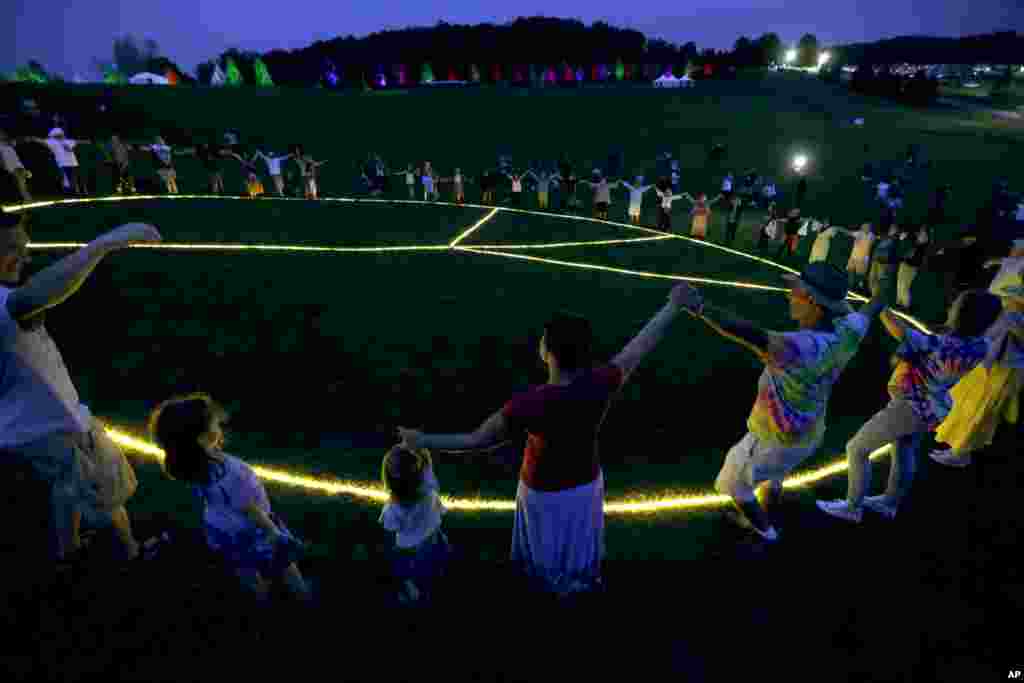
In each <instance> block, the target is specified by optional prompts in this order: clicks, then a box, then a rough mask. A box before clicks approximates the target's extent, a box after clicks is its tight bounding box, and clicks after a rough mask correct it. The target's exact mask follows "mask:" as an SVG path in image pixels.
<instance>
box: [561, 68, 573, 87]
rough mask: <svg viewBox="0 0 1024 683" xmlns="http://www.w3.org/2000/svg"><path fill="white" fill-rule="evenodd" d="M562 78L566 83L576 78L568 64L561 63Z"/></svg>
mask: <svg viewBox="0 0 1024 683" xmlns="http://www.w3.org/2000/svg"><path fill="white" fill-rule="evenodd" d="M562 80H563V81H564V82H566V83H571V82H572V81H574V80H576V74H575V73H573V70H572V67H571V66H569V65H568V64H563V65H562Z"/></svg>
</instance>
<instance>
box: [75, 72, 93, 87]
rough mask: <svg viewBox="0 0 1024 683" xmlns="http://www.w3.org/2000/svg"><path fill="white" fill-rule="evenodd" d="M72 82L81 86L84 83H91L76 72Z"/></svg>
mask: <svg viewBox="0 0 1024 683" xmlns="http://www.w3.org/2000/svg"><path fill="white" fill-rule="evenodd" d="M71 82H72V83H77V84H79V85H80V84H82V83H88V82H89V81H87V80H85V76H83V75H82V74H80V73H77V72H76V73H75V75H74V76H73V77H72V78H71Z"/></svg>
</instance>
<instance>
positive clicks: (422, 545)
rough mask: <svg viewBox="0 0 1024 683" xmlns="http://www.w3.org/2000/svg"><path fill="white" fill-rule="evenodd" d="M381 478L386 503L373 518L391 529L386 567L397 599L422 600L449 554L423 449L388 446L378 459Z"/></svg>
mask: <svg viewBox="0 0 1024 683" xmlns="http://www.w3.org/2000/svg"><path fill="white" fill-rule="evenodd" d="M381 480H382V481H383V483H384V488H385V489H386V490H387V492H388V503H387V504H386V505H385V506H384V509H383V510H382V511H381V514H380V520H379V521H380V523H381V524H382V525H383V526H384V528H385V529H386V530H387V531H391V532H394V534H395V547H394V551H393V557H392V571H393V572H394V576H395V579H396V580H397V581H399V582H400V583H401V588H400V590H399V595H398V599H399V601H400V602H419V601H427V600H429V599H430V598H431V597H432V595H431V593H432V590H431V589H432V588H433V587H434V585H435V582H436V581H437V579H439V578H441V577H442V576H443V575H444V573H445V569H446V566H447V564H448V560H449V558H450V556H451V547H450V546H449V544H448V537H447V536H446V535H445V533H444V530H443V529H442V528H441V516H442V515H443V514H445V512H446V510H445V507H444V505H443V504H442V503H441V499H440V497H438V489H439V485H438V483H437V477H436V476H434V468H433V463H432V462H431V459H430V453H429V451H426V450H418V451H414V450H410V449H408V448H406V447H405V446H403V445H401V444H399V445H396V446H392V447H391V450H389V451H388V452H387V454H386V455H385V456H384V462H383V463H382V464H381Z"/></svg>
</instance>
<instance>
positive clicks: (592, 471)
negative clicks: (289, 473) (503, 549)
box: [398, 284, 692, 597]
mask: <svg viewBox="0 0 1024 683" xmlns="http://www.w3.org/2000/svg"><path fill="white" fill-rule="evenodd" d="M691 298H692V294H691V291H690V290H689V289H688V288H687V287H686V285H682V284H681V285H678V286H676V287H675V288H674V289H673V290H672V291H671V293H670V295H669V297H668V299H669V300H668V302H666V303H665V305H664V306H663V307H662V308H661V310H660V311H659V312H658V313H657V314H656V315H655V316H654V317H653V318H652V319H651V320H650V321H649V322H648V323H647V325H646V326H644V328H643V329H642V330H641V331H640V333H639V334H637V335H636V337H634V338H633V340H632V341H630V342H629V343H628V344H627V345H626V347H625V348H624V349H622V351H621V352H620V353H619V354H618V355H616V356H615V357H614V358H612V359H611V361H610V362H608V363H605V364H594V362H593V357H592V353H593V352H592V348H593V332H592V330H591V326H590V322H589V321H588V320H586V319H585V318H581V317H578V316H575V315H571V314H558V315H556V316H554V317H553V318H551V319H550V320H549V321H548V322H547V324H546V325H545V327H544V334H543V336H542V337H541V340H540V345H539V349H538V352H539V355H540V358H541V360H542V361H543V362H544V364H545V366H546V367H547V375H548V377H547V383H545V384H541V385H538V386H534V387H532V388H531V389H530V390H528V391H526V392H523V393H521V394H518V395H516V396H513V397H512V399H511V400H510V401H508V402H507V403H506V404H505V405H504V406H503V407H502V408H501V409H500V410H498V411H497V412H495V413H494V414H493V415H491V416H490V417H489V418H487V419H486V420H485V421H484V423H483V424H482V425H480V427H478V428H477V429H476V430H475V431H472V432H467V433H462V434H425V433H423V432H421V431H418V430H414V429H406V428H404V427H399V428H398V434H399V436H400V437H401V439H402V442H403V445H404V447H405V448H407V449H410V450H414V451H419V450H421V449H429V450H431V451H432V452H434V453H437V452H439V451H466V450H471V451H479V450H482V449H485V448H488V447H489V446H492V445H494V444H498V443H501V442H503V441H507V440H509V439H511V438H513V437H516V436H519V435H521V434H523V433H524V432H525V433H526V435H527V439H526V448H525V451H524V457H523V463H522V467H521V469H520V472H519V488H518V491H517V495H516V515H515V524H514V527H513V532H512V561H513V563H515V564H516V565H517V566H519V567H520V568H521V569H522V571H523V573H524V575H525V576H526V577H527V578H528V579H529V580H532V581H533V582H535V583H536V585H538V586H539V587H540V588H541V589H542V590H543V591H545V592H549V593H554V594H556V595H559V596H563V597H564V596H567V595H569V594H572V593H578V592H587V591H591V590H595V589H598V588H599V587H600V586H601V585H602V578H601V563H602V559H603V557H604V477H603V474H602V469H601V459H600V454H599V450H598V437H599V434H600V430H601V424H602V423H603V422H604V418H605V415H606V414H607V412H608V408H609V404H610V402H611V400H612V398H613V397H614V396H615V395H616V394H618V392H619V391H620V390H621V388H622V386H623V385H624V384H625V383H626V382H627V381H628V380H629V378H630V377H631V376H632V374H633V372H634V371H635V370H636V368H637V367H638V366H639V365H640V362H641V361H642V360H643V359H644V358H645V357H646V356H647V355H648V354H649V353H650V352H651V351H653V350H654V348H655V347H656V346H657V345H658V343H659V342H660V341H661V340H662V338H663V337H664V336H665V334H666V332H667V331H668V328H669V327H670V325H671V324H672V322H673V321H674V320H675V319H676V318H677V317H678V315H679V313H680V312H681V311H682V310H683V309H684V308H685V307H686V306H687V305H688V303H689V302H690V300H691Z"/></svg>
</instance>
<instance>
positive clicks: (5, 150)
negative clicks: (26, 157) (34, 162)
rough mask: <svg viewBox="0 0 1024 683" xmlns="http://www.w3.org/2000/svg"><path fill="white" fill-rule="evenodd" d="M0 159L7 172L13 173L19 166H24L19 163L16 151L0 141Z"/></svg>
mask: <svg viewBox="0 0 1024 683" xmlns="http://www.w3.org/2000/svg"><path fill="white" fill-rule="evenodd" d="M0 161H2V162H3V165H4V170H5V171H7V172H8V173H14V172H15V171H17V170H18V169H19V168H25V166H24V165H23V164H22V163H21V159H19V158H18V152H16V151H15V149H14V147H12V146H11V145H8V144H5V143H0Z"/></svg>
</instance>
